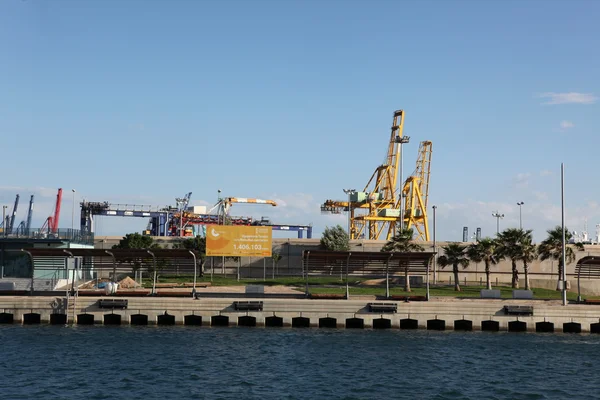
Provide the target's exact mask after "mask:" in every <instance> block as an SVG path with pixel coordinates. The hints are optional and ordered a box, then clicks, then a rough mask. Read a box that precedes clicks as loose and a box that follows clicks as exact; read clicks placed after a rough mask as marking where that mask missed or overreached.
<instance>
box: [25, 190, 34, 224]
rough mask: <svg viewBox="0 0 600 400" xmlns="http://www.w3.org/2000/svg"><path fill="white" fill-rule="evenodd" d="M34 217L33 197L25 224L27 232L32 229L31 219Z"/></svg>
mask: <svg viewBox="0 0 600 400" xmlns="http://www.w3.org/2000/svg"><path fill="white" fill-rule="evenodd" d="M32 217H33V195H31V199H29V210H28V211H27V222H26V223H25V232H29V230H30V229H31V218H32Z"/></svg>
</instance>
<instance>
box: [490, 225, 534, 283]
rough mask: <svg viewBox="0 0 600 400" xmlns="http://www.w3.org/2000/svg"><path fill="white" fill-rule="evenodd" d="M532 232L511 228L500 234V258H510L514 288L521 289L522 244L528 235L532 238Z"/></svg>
mask: <svg viewBox="0 0 600 400" xmlns="http://www.w3.org/2000/svg"><path fill="white" fill-rule="evenodd" d="M531 232H532V230H527V231H524V230H523V229H518V228H509V229H505V230H504V231H502V232H500V233H499V234H498V238H497V239H496V240H497V241H498V257H500V258H510V262H511V265H512V279H511V281H512V285H511V286H512V288H513V289H518V288H519V270H518V269H517V261H520V260H521V243H522V242H523V240H525V239H524V238H525V237H527V236H528V235H529V236H531Z"/></svg>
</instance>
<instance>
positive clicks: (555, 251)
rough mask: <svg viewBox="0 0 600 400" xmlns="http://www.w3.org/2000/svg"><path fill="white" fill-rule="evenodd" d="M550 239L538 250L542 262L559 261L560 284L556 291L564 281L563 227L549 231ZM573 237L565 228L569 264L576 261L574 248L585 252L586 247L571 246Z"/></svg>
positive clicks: (566, 253)
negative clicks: (570, 241) (570, 242)
mask: <svg viewBox="0 0 600 400" xmlns="http://www.w3.org/2000/svg"><path fill="white" fill-rule="evenodd" d="M547 233H548V237H547V238H546V239H544V240H543V241H542V243H540V246H539V248H538V253H539V255H540V260H542V261H546V260H549V259H553V260H555V261H558V283H557V285H556V290H560V281H561V280H562V273H563V267H564V266H563V262H562V234H563V233H562V227H561V226H559V225H557V226H556V227H555V228H554V229H549V230H548V231H547ZM572 237H573V235H572V234H571V232H569V230H568V229H567V228H566V227H565V242H566V243H567V246H566V248H565V259H566V261H567V264H570V263H572V262H573V261H575V251H574V250H573V249H574V248H575V249H577V250H579V251H583V250H584V247H583V244H581V243H573V245H569V244H568V243H569V240H571V238H572Z"/></svg>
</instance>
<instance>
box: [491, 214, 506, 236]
mask: <svg viewBox="0 0 600 400" xmlns="http://www.w3.org/2000/svg"><path fill="white" fill-rule="evenodd" d="M492 217H494V218H496V234H499V233H500V218H504V214H500V213H499V212H498V211H496V212H493V213H492Z"/></svg>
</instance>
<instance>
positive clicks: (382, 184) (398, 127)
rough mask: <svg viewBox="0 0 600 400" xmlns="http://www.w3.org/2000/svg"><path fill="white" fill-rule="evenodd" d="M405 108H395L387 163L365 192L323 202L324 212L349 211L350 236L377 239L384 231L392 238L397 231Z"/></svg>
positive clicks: (374, 173) (380, 167)
mask: <svg viewBox="0 0 600 400" xmlns="http://www.w3.org/2000/svg"><path fill="white" fill-rule="evenodd" d="M404 114H405V112H404V110H396V111H394V117H393V122H392V128H391V134H390V140H389V142H388V148H387V153H386V157H385V160H384V163H383V164H381V165H379V166H378V167H377V168H376V169H375V172H373V174H372V175H371V178H370V179H369V180H368V182H367V184H366V185H365V187H364V189H363V191H362V192H358V193H357V192H353V193H350V195H349V198H348V199H347V200H346V201H337V200H327V201H325V203H324V204H323V205H321V211H322V212H330V213H340V212H341V211H346V210H347V211H348V212H349V213H350V221H351V222H350V238H351V239H356V238H359V237H367V238H368V239H372V240H378V239H379V238H380V236H382V234H384V232H386V233H385V236H384V239H387V240H389V239H390V238H391V237H392V236H393V235H394V234H395V233H396V224H397V222H398V221H400V219H401V215H400V207H399V206H398V204H399V199H400V197H399V195H400V187H399V183H398V166H399V165H400V162H401V151H400V146H401V145H402V143H407V139H408V138H404V136H403V135H404Z"/></svg>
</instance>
